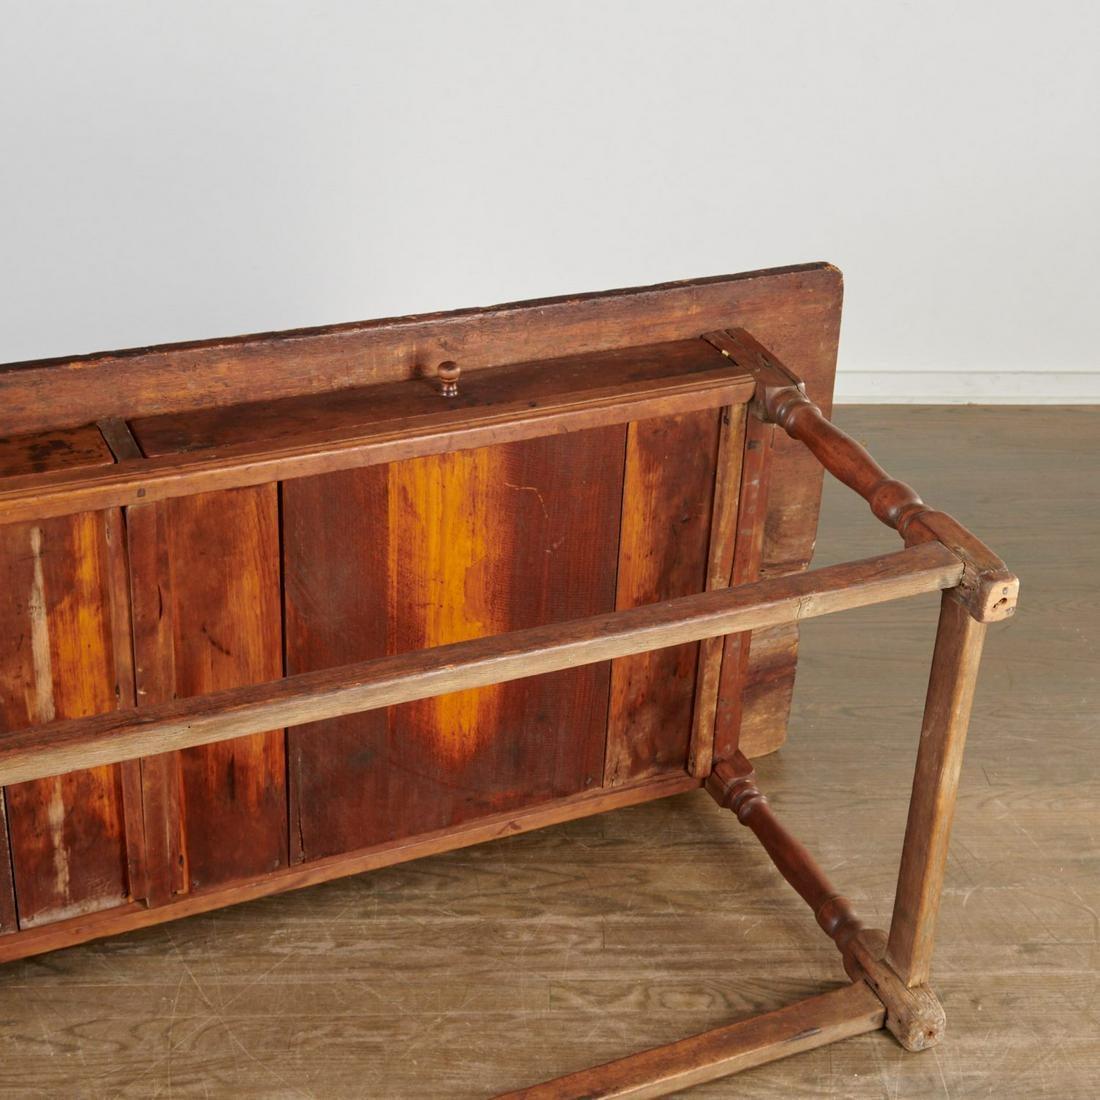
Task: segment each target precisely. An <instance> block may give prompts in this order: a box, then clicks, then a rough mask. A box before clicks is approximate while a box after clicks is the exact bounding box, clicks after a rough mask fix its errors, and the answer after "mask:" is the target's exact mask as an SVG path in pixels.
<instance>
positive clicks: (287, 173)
mask: <svg viewBox="0 0 1100 1100" xmlns="http://www.w3.org/2000/svg"><path fill="white" fill-rule="evenodd" d="M1098 11H1100V6H1098V5H1097V4H1096V3H1095V2H1090V0H1083V2H1080V3H1073V2H1061V3H1060V2H1057V0H1047V2H1046V3H1042V4H1039V3H1009V2H1002V3H965V2H962V0H953V2H950V3H900V2H893V3H890V2H883V0H878V2H874V0H867V2H853V3H826V2H805V3H775V2H774V0H752V2H748V3H722V2H717V0H715V2H707V3H704V2H684V0H666V2H663V3H654V2H644V0H634V2H629V3H627V2H615V3H599V2H596V0H588V2H567V0H554V2H548V0H544V2H539V3H523V2H522V0H510V2H501V3H490V2H464V3H427V2H421V3H415V2H412V0H402V2H394V3H389V2H387V3H377V2H376V3H370V2H361V0H360V2H351V0H347V2H337V0H328V2H313V3H307V2H299V3H293V4H292V3H275V2H267V3H260V2H256V0H217V2H196V0H189V2H179V0H177V2H174V3H169V2H156V0H144V2H133V0H130V2H127V0H100V2H98V3H81V4H77V3H72V2H67V3H56V2H52V0H27V2H23V0H18V2H11V0H4V3H3V5H2V9H0V14H2V18H0V157H2V162H0V361H10V360H15V359H25V358H37V357H40V356H52V355H64V354H75V353H79V352H86V351H93V350H99V349H103V348H115V347H124V346H131V345H136V344H145V343H152V342H160V341H166V340H179V339H190V338H200V337H207V336H216V335H226V334H230V333H237V332H249V331H257V330H265V329H276V328H287V327H292V326H299V325H311V324H321V323H325V322H330V321H345V320H354V319H360V318H366V317H374V316H385V315H392V314H400V313H406V312H412V311H426V310H434V309H445V308H453V307H459V306H466V305H477V304H487V303H490V302H495V301H501V300H512V299H517V298H525V297H532V296H541V295H548V294H557V293H566V292H572V291H581V290H600V289H606V288H608V287H616V286H623V285H633V284H640V283H649V282H657V281H661V280H665V279H672V278H684V277H691V276H699V275H707V274H716V273H721V272H730V271H739V270H745V269H749V268H757V267H769V266H773V265H779V264H786V263H794V262H800V261H804V260H817V259H828V260H831V261H832V262H834V263H836V264H837V265H838V266H840V267H841V268H842V269H843V270H844V272H845V275H846V280H847V282H846V285H847V300H846V306H845V325H844V332H843V339H842V345H841V363H842V374H841V377H840V387H839V393H840V396H841V397H842V398H847V399H858V398H868V397H869V398H872V399H875V400H898V399H900V400H905V399H923V400H953V401H956V400H961V401H966V400H974V401H993V400H999V399H1004V398H1008V399H1011V400H1019V401H1043V400H1048V399H1057V400H1064V401H1076V400H1092V401H1100V354H1098V352H1097V348H1098V346H1100V308H1098V301H1100V279H1098V275H1097V272H1098V270H1100V256H1098V251H1100V250H1098V245H1100V218H1098V212H1097V210H1098V205H1100V152H1098V149H1100V137H1098V135H1100V15H1098Z"/></svg>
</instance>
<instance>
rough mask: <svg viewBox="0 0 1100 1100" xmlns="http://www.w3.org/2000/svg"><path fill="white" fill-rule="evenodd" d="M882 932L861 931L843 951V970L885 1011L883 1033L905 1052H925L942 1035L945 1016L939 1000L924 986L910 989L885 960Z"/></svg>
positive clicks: (868, 929)
mask: <svg viewBox="0 0 1100 1100" xmlns="http://www.w3.org/2000/svg"><path fill="white" fill-rule="evenodd" d="M885 955H886V933H885V932H882V931H880V930H879V929H877V928H864V929H862V930H861V931H860V932H859V933H858V934H857V935H855V936H854V937H852V939H851V940H850V941H849V942H848V944H847V946H846V947H845V949H844V969H845V970H846V971H847V973H848V976H849V977H850V978H851V979H852V980H853V981H855V980H856V979H858V978H863V980H864V981H865V982H866V983H867V984H868V985H869V986H870V987H871V988H872V989H873V990H874V992H875V995H876V996H877V997H878V999H879V1000H880V1001H882V1004H883V1007H884V1008H885V1009H886V1025H885V1026H886V1030H887V1031H889V1032H890V1033H891V1034H892V1035H893V1036H894V1038H896V1039H897V1041H898V1042H899V1043H901V1045H902V1046H903V1047H904V1048H905V1049H906V1050H912V1051H917V1050H927V1049H928V1048H929V1047H934V1046H935V1045H936V1044H937V1043H938V1042H939V1041H940V1040H941V1039H942V1038H943V1036H944V1032H945V1030H946V1027H947V1017H946V1015H945V1014H944V1011H943V1005H942V1004H941V1003H940V1000H939V998H938V997H937V996H936V995H935V993H933V992H932V990H931V989H930V988H929V987H928V986H927V985H918V986H914V987H913V988H909V987H908V986H906V984H905V982H903V981H902V980H901V978H900V977H899V976H898V975H897V973H896V972H895V971H894V969H893V967H891V966H890V964H889V963H888V962H887V961H886V958H885Z"/></svg>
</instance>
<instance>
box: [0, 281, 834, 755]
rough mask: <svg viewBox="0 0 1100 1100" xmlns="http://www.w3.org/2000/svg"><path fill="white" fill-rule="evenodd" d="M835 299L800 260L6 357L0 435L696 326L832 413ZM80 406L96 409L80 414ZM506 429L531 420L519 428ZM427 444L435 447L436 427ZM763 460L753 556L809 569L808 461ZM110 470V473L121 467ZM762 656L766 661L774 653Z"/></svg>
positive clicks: (762, 746)
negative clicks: (333, 320)
mask: <svg viewBox="0 0 1100 1100" xmlns="http://www.w3.org/2000/svg"><path fill="white" fill-rule="evenodd" d="M841 298H842V280H841V276H840V272H839V271H837V270H836V268H834V267H832V266H831V265H829V264H808V265H801V266H798V267H791V268H781V269H776V270H773V271H766V272H750V273H747V274H744V275H734V276H720V277H716V278H712V279H702V280H694V281H691V282H682V283H669V284H664V285H661V286H656V287H643V288H636V289H632V290H625V291H612V292H608V293H603V294H593V295H582V296H579V297H568V298H558V299H549V300H546V301H540V302H521V303H517V304H514V305H511V306H495V307H490V308H488V309H475V310H464V311H460V312H457V313H451V314H437V315H431V316H420V317H409V318H398V319H395V320H389V321H375V322H368V323H363V324H350V325H340V326H335V327H332V328H328V329H315V330H307V331H301V332H292V333H283V334H278V333H274V334H266V335H260V336H253V337H240V338H234V339H225V340H213V341H206V342H203V343H196V344H186V345H171V346H166V347H161V348H150V349H135V350H133V351H128V352H116V353H104V354H101V355H94V356H86V357H83V358H79V359H68V360H52V361H43V362H40V363H27V364H15V365H11V366H9V367H6V368H0V410H3V413H2V417H0V434H4V435H7V434H12V433H21V432H29V431H34V430H36V429H37V428H38V427H39V426H42V425H43V424H46V425H52V424H58V423H60V424H80V423H83V422H86V421H87V420H89V419H101V418H109V417H111V416H138V417H140V416H154V415H158V414H167V413H174V412H182V411H185V410H188V409H190V410H194V409H197V408H200V407H202V406H203V405H204V404H208V403H209V400H210V395H211V394H217V395H218V401H219V403H225V404H232V403H236V402H242V401H257V400H278V399H280V398H285V397H289V396H292V395H295V394H301V393H303V392H305V393H314V394H319V395H324V394H327V393H330V392H331V391H334V390H340V389H346V388H348V387H354V386H363V385H374V384H379V383H385V382H395V381H400V380H407V379H412V378H414V377H416V376H417V375H420V374H423V372H424V370H425V368H428V369H429V370H430V369H431V368H432V367H433V366H434V364H437V363H439V362H440V361H443V360H447V359H451V360H458V361H460V362H461V364H462V367H463V372H464V373H463V378H464V380H466V381H468V380H469V379H470V378H471V377H472V375H474V374H476V372H477V371H479V370H481V369H483V368H486V367H496V366H500V365H502V364H506V363H515V362H521V361H529V360H537V359H549V358H553V357H555V356H565V355H574V354H582V353H588V352H595V351H602V350H607V349H613V348H617V347H623V346H628V345H637V344H651V343H661V342H665V341H671V340H681V339H696V338H697V337H698V336H699V335H700V333H703V332H707V331H710V330H716V329H721V328H726V327H729V326H732V325H741V326H743V327H744V328H746V329H748V330H750V331H752V332H753V333H754V334H755V335H756V336H757V337H758V338H759V339H760V340H762V341H763V342H764V343H765V344H767V346H768V347H769V348H771V349H772V351H773V352H774V353H775V354H776V355H777V356H779V357H780V358H782V359H783V360H784V361H786V362H789V363H791V364H795V365H797V368H798V370H799V373H800V374H801V376H802V377H803V378H804V379H806V382H807V388H808V392H809V394H810V396H811V397H812V398H813V399H814V400H815V401H816V402H817V403H818V405H819V406H821V408H822V409H823V410H824V411H825V413H826V414H827V413H828V410H829V408H830V405H831V395H832V387H833V374H834V371H835V366H836V350H837V339H838V335H839V328H840V306H841ZM464 384H465V383H464ZM89 410H94V413H92V414H91V415H89ZM663 411H664V412H666V413H674V412H678V411H680V412H682V411H686V410H673V409H664V410H663ZM517 430H524V431H530V430H532V428H531V426H530V425H528V426H523V425H519V426H517ZM540 430H541V429H540ZM493 433H498V434H499V425H489V426H488V427H487V428H486V429H485V434H486V438H484V439H482V440H475V441H473V442H476V443H488V442H490V439H489V438H488V436H490V435H492V434H493ZM393 444H394V441H393V440H383V441H380V442H379V444H378V446H379V447H381V448H385V449H387V451H388V452H389V453H391V455H392V448H393ZM416 445H417V446H418V447H421V448H423V447H424V446H425V445H426V443H425V441H423V440H421V441H419V442H418V443H417V444H416ZM435 445H437V446H438V447H439V449H441V450H445V449H446V441H445V440H444V439H442V437H440V438H439V439H438V442H437V443H436V444H435ZM227 449H231V448H227ZM311 450H315V448H311ZM339 451H340V448H339V447H334V448H333V450H332V451H331V452H330V453H328V454H327V455H318V456H317V462H318V464H319V465H320V466H322V467H327V468H329V469H331V468H333V467H334V466H335V465H340V464H346V463H347V456H346V455H344V454H341V453H337V452H339ZM378 453H380V452H378ZM393 457H400V456H397V455H393ZM405 457H408V456H407V455H406V456H405ZM300 458H301V456H300V455H293V454H292V455H289V456H286V455H284V456H283V457H282V458H279V459H278V460H277V461H274V462H273V463H272V464H271V465H270V466H268V467H267V468H266V469H265V470H264V471H263V472H262V475H261V474H260V473H259V471H257V472H256V476H257V479H258V480H264V479H266V478H267V477H269V476H280V474H279V471H280V469H282V470H284V471H285V470H286V469H288V468H289V469H297V470H299V471H300V472H302V473H305V472H306V471H305V470H304V468H303V467H302V465H301V463H300ZM158 461H160V460H158ZM177 461H178V460H176V459H168V460H163V475H164V481H163V482H162V483H161V490H162V491H167V486H168V485H169V484H170V483H171V482H172V481H173V479H175V478H177V477H179V476H181V475H180V474H179V473H178V472H177V471H175V470H174V469H173V467H174V466H175V465H176V463H177ZM185 465H186V466H187V469H188V471H190V472H189V474H188V475H187V476H189V477H190V476H191V475H192V474H193V475H194V481H193V482H192V483H191V484H193V485H196V486H199V487H205V488H210V487H212V486H211V485H210V484H209V476H210V474H211V472H212V470H213V467H212V468H211V470H207V469H204V468H203V467H202V466H201V465H196V464H195V463H194V462H188V463H186V464H185ZM773 465H774V471H773V492H772V494H771V497H770V500H769V504H768V512H767V516H766V520H765V522H766V532H765V541H764V546H763V551H762V558H761V569H762V575H764V576H780V575H783V574H786V573H790V572H792V571H797V570H799V569H804V568H805V567H806V565H807V564H808V562H809V559H810V555H811V553H812V549H813V539H814V531H815V529H816V525H817V514H818V501H819V497H820V492H821V470H820V468H819V466H818V464H817V462H816V461H815V460H814V458H813V456H812V455H810V454H809V453H807V452H806V450H805V448H804V447H802V446H801V445H800V444H798V443H796V442H795V441H794V440H791V439H788V438H786V437H785V436H784V437H782V438H780V439H779V440H778V441H777V443H776V448H775V454H774V464H773ZM316 472H319V471H316ZM110 476H111V478H112V479H114V478H116V477H117V474H116V473H113V472H112V473H111V475H110ZM145 476H146V475H145V474H142V475H140V476H137V475H135V479H134V483H133V484H132V486H131V490H130V491H132V492H133V493H134V494H135V497H134V499H135V500H136V499H137V498H136V493H137V491H138V490H139V489H141V488H145V489H146V493H148V492H149V487H148V486H145V485H141V484H139V482H140V481H141V479H142V478H143V477H145ZM204 481H205V482H206V484H205V485H203V483H204ZM178 487H179V486H178V485H177V486H176V487H175V488H178ZM173 491H174V490H173ZM116 495H117V494H115V492H114V490H108V491H107V492H102V491H101V489H98V488H95V487H94V486H91V487H89V489H88V493H87V496H86V497H85V498H84V499H85V500H86V501H88V502H89V504H88V506H91V505H92V503H94V502H95V501H96V500H98V501H100V502H101V503H105V502H106V501H108V500H113V499H115V497H116ZM3 501H4V494H3V493H0V514H6V515H10V516H11V517H13V518H15V517H16V516H17V515H19V514H20V513H19V511H18V509H19V508H26V509H30V510H35V509H39V510H40V509H41V508H42V507H43V503H44V500H43V497H42V491H41V485H39V486H37V487H28V488H27V489H25V490H23V491H22V496H20V495H19V494H14V495H12V496H9V497H8V498H7V501H6V503H3ZM126 502H130V501H129V498H127V501H126ZM52 503H53V506H55V507H58V508H61V509H65V508H69V507H71V504H72V502H71V500H67V499H65V497H64V495H63V494H61V495H58V496H55V497H54V500H53V502H52ZM765 659H766V660H768V659H769V658H767V657H766V658H765ZM770 659H771V660H773V661H774V657H773V658H770ZM755 660H756V658H754V657H752V656H751V655H750V657H749V665H750V667H749V671H748V674H747V675H748V678H749V681H750V682H751V681H752V679H753V678H754V676H755V671H754V664H755ZM786 660H787V664H788V673H787V675H786V676H777V678H776V680H775V682H776V685H777V687H776V689H775V691H774V692H773V691H772V690H771V689H770V688H764V689H763V693H762V694H761V695H760V696H759V697H758V698H757V699H756V700H755V702H754V704H753V714H755V716H756V721H754V722H753V723H752V725H753V729H752V732H751V734H749V737H750V740H749V741H746V743H745V745H744V746H743V747H745V748H746V750H747V751H749V752H765V751H770V750H772V749H774V748H776V747H777V746H778V745H779V744H780V743H781V742H782V740H783V736H784V730H785V727H786V716H787V704H788V700H789V681H790V680H791V679H792V678H793V669H794V660H795V649H794V647H793V646H790V647H789V648H788V655H787V658H786Z"/></svg>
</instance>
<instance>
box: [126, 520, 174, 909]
mask: <svg viewBox="0 0 1100 1100" xmlns="http://www.w3.org/2000/svg"><path fill="white" fill-rule="evenodd" d="M125 515H126V526H127V532H128V535H129V551H130V576H131V604H132V618H133V643H134V655H135V664H136V667H135V683H136V690H137V698H138V703H139V706H141V707H147V706H149V705H151V704H154V703H159V702H164V701H166V700H169V699H174V698H175V697H176V681H175V651H174V644H175V643H174V626H175V617H174V615H173V614H172V608H174V607H175V606H176V600H177V597H176V593H175V590H174V585H173V569H172V556H171V555H170V552H169V545H170V534H169V522H170V515H171V512H170V509H169V508H168V507H166V506H163V505H160V504H142V505H136V506H135V507H132V508H127V509H125ZM139 764H140V768H141V801H142V828H143V836H144V839H145V868H144V870H145V875H144V880H143V888H142V891H141V893H140V895H139V896H140V897H142V898H143V899H144V900H145V901H146V902H147V903H148V904H149V905H163V904H164V903H165V902H166V901H168V900H170V899H171V898H172V897H174V896H175V895H176V894H180V893H185V892H186V890H187V882H186V876H185V870H184V864H185V860H184V853H185V845H184V841H183V835H182V832H183V814H182V810H181V805H182V804H181V793H180V784H181V775H180V760H179V754H178V753H174V752H158V751H156V749H155V748H154V750H153V751H152V752H151V753H150V755H148V756H145V757H143V758H142V759H141V760H140V761H139Z"/></svg>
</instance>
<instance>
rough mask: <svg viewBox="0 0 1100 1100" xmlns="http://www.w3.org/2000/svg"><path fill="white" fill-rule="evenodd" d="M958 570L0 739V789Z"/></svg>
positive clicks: (618, 618) (694, 606)
mask: <svg viewBox="0 0 1100 1100" xmlns="http://www.w3.org/2000/svg"><path fill="white" fill-rule="evenodd" d="M961 569H962V565H961V563H960V562H959V561H958V559H957V558H956V557H955V556H954V555H953V554H952V553H951V551H949V550H947V549H946V548H944V547H942V546H940V545H939V544H937V543H927V544H923V545H921V546H916V547H911V548H909V549H907V550H901V551H897V552H895V553H893V554H885V555H882V556H880V557H877V558H868V559H866V560H865V561H860V562H849V563H846V564H844V565H838V566H833V567H831V568H829V569H822V570H815V571H813V572H811V573H804V574H796V575H794V576H791V577H777V578H775V579H773V580H769V581H759V582H757V583H756V584H753V585H742V586H740V587H738V588H729V589H719V590H715V591H711V592H703V593H701V594H699V595H695V596H681V597H679V598H678V599H674V600H666V601H664V602H663V603H660V604H650V605H647V606H644V607H635V608H629V609H627V610H625V611H616V612H612V613H610V614H607V615H596V616H592V617H590V618H586V619H575V620H571V621H569V622H565V623H560V624H554V625H550V626H537V627H530V628H526V629H521V630H515V631H510V632H508V633H506V634H499V635H493V636H491V637H487V638H478V639H474V640H471V641H463V642H452V643H449V644H446V645H442V646H437V647H433V648H432V649H418V650H416V651H415V652H411V653H404V654H399V655H397V656H392V657H380V658H377V659H375V660H372V661H367V662H363V663H361V664H358V665H348V666H342V667H340V668H336V669H329V670H325V671H322V672H307V673H301V674H299V675H297V676H292V677H286V678H284V679H282V680H275V681H271V682H267V683H260V684H256V685H253V686H251V687H242V688H238V689H236V690H228V691H221V692H215V693H213V694H209V695H205V696H202V697H199V698H184V699H180V700H177V701H175V702H171V703H164V704H160V705H159V706H153V707H146V708H139V710H138V711H136V712H134V713H132V714H129V715H124V716H115V715H105V716H102V717H100V718H94V719H89V720H87V721H82V722H64V723H62V722H55V723H50V724H47V725H44V726H39V727H30V728H27V729H24V730H19V731H16V732H14V733H12V734H9V735H8V736H7V737H6V738H5V739H4V741H3V742H2V743H0V782H17V781H21V780H24V779H28V778H34V777H37V776H40V775H50V774H53V773H54V772H65V771H66V770H68V769H69V768H71V767H72V766H74V764H75V763H76V762H78V761H79V762H81V763H84V764H99V763H108V762H113V761H116V760H128V759H133V758H134V757H139V756H144V755H147V754H148V753H150V752H152V751H154V750H156V751H165V750H167V749H169V748H171V749H182V748H186V747H192V746H196V745H208V744H213V743H215V742H220V741H225V740H228V739H232V738H238V737H243V736H245V735H249V734H254V733H255V731H258V730H265V729H268V728H271V727H274V726H294V725H302V724H304V723H307V722H316V721H323V720H326V719H329V718H335V717H339V716H342V715H345V714H351V713H355V712H358V711H362V710H367V709H371V708H377V707H386V706H394V705H395V704H398V703H407V702H411V701H414V700H420V699H428V698H434V697H436V696H439V695H446V694H449V693H451V692H459V691H463V692H464V691H468V690H470V689H472V688H478V687H484V686H486V685H489V684H501V683H506V682H508V681H512V680H518V679H522V678H525V677H529V676H541V675H543V674H545V673H548V672H557V671H558V670H561V669H567V668H573V667H575V666H577V665H586V664H596V663H598V662H601V661H606V660H609V659H613V658H617V657H625V656H630V655H632V654H635V653H642V652H644V651H646V650H649V649H653V648H655V647H661V646H670V645H683V644H685V643H688V642H693V641H698V640H699V639H701V638H705V637H708V636H709V637H713V636H716V635H719V634H728V633H730V632H732V631H743V630H755V629H758V628H760V627H767V626H772V625H775V624H776V623H781V622H794V621H798V622H801V621H803V620H806V619H811V618H816V617H818V616H821V615H829V614H832V613H834V612H837V611H842V610H847V609H850V608H856V607H866V606H868V605H870V604H875V603H882V602H885V601H889V600H895V599H902V598H905V597H907V596H913V595H917V594H919V593H923V592H929V591H936V590H939V589H945V588H951V587H953V586H954V585H955V584H957V583H958V579H959V576H960V575H961Z"/></svg>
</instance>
